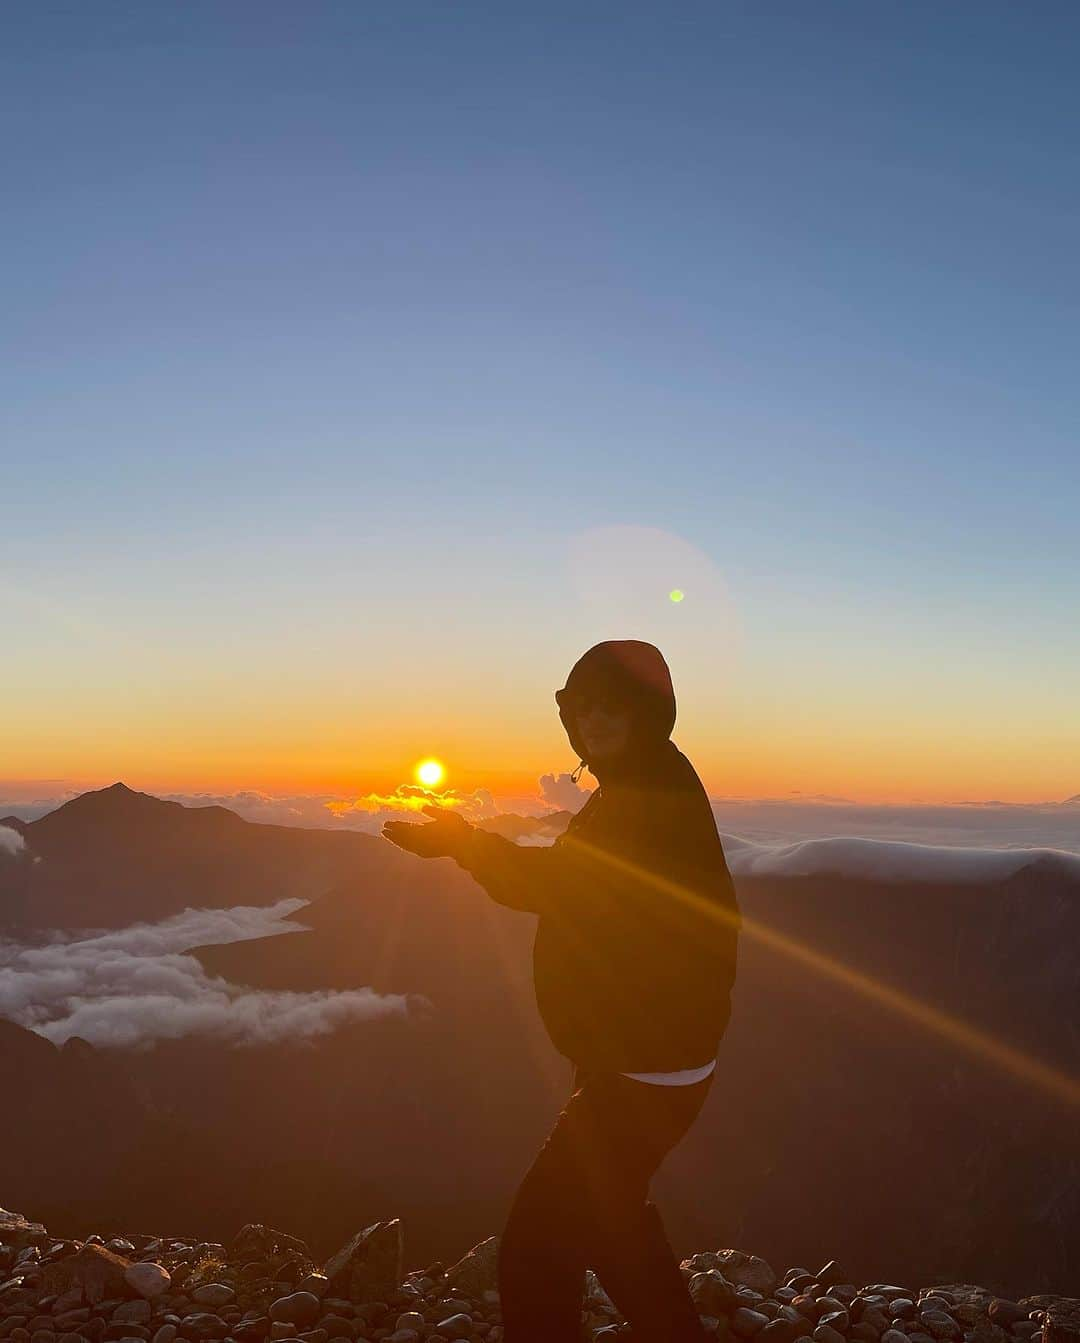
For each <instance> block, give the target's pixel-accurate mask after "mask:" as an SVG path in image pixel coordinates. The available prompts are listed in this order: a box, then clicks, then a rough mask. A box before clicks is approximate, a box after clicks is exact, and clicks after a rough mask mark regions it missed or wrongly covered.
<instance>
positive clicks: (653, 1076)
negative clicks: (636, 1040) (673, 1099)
mask: <svg viewBox="0 0 1080 1343" xmlns="http://www.w3.org/2000/svg"><path fill="white" fill-rule="evenodd" d="M715 1067H716V1060H715V1059H713V1060H712V1062H711V1063H706V1064H705V1065H704V1067H701V1068H683V1070H682V1071H681V1072H677V1073H623V1074H622V1075H623V1077H632V1078H633V1079H634V1081H635V1082H653V1083H655V1084H656V1085H657V1086H662V1087H685V1086H689V1085H690V1084H691V1082H701V1081H703V1080H704V1079H705V1078H706V1077H708V1075H709V1074H710V1073H711V1072H712V1070H713V1069H714V1068H715Z"/></svg>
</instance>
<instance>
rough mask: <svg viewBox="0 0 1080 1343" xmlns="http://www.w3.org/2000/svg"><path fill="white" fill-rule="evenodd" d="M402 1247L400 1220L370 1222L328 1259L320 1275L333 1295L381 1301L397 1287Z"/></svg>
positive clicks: (401, 1266) (403, 1266)
mask: <svg viewBox="0 0 1080 1343" xmlns="http://www.w3.org/2000/svg"><path fill="white" fill-rule="evenodd" d="M404 1260H405V1243H404V1234H403V1229H402V1225H401V1220H400V1218H397V1217H395V1218H393V1219H392V1220H390V1221H386V1222H373V1223H372V1225H371V1226H368V1227H365V1228H364V1230H363V1231H359V1232H357V1234H356V1235H355V1236H353V1238H352V1240H350V1241H349V1242H348V1243H347V1244H346V1245H343V1246H342V1248H341V1249H340V1250H339V1251H338V1252H337V1254H335V1255H334V1256H333V1258H332V1259H328V1260H327V1262H326V1264H325V1266H324V1268H323V1272H324V1273H325V1274H326V1277H327V1278H328V1279H329V1282H330V1287H331V1289H332V1291H333V1292H334V1293H335V1294H341V1295H343V1296H347V1297H350V1298H351V1299H352V1300H354V1301H371V1300H380V1299H381V1300H385V1299H386V1298H387V1297H389V1296H392V1295H393V1294H394V1293H395V1292H396V1291H397V1290H398V1288H399V1287H400V1286H401V1280H402V1276H403V1274H404V1271H405V1264H404Z"/></svg>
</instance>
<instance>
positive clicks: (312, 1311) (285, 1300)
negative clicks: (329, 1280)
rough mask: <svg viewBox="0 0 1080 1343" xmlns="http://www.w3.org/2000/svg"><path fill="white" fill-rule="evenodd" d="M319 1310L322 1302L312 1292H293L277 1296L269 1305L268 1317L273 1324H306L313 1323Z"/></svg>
mask: <svg viewBox="0 0 1080 1343" xmlns="http://www.w3.org/2000/svg"><path fill="white" fill-rule="evenodd" d="M321 1310H322V1304H321V1303H320V1301H319V1298H318V1297H317V1296H316V1295H315V1294H314V1292H293V1293H292V1294H291V1295H289V1296H279V1297H278V1299H277V1300H276V1301H275V1302H274V1303H273V1305H271V1307H270V1318H271V1320H273V1321H274V1323H275V1324H295V1325H299V1326H306V1325H309V1324H314V1323H315V1321H316V1320H317V1319H318V1318H319V1312H320V1311H321Z"/></svg>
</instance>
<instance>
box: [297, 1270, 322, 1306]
mask: <svg viewBox="0 0 1080 1343" xmlns="http://www.w3.org/2000/svg"><path fill="white" fill-rule="evenodd" d="M329 1286H330V1280H329V1278H327V1276H326V1274H325V1273H309V1274H308V1275H307V1277H305V1278H303V1279H302V1280H301V1281H300V1282H298V1283H297V1284H296V1290H297V1291H298V1292H310V1293H311V1294H312V1296H317V1297H318V1298H319V1300H320V1301H321V1300H322V1298H323V1297H324V1296H325V1295H326V1292H327V1289H328V1288H329Z"/></svg>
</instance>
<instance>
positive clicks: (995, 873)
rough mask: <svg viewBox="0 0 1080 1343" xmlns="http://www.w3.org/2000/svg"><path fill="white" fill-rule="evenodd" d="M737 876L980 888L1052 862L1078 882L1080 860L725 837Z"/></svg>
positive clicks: (1042, 852)
mask: <svg viewBox="0 0 1080 1343" xmlns="http://www.w3.org/2000/svg"><path fill="white" fill-rule="evenodd" d="M723 841H724V851H725V853H726V854H727V859H728V866H729V867H730V869H731V872H732V875H733V876H735V877H813V876H832V875H835V876H841V877H854V878H862V879H865V880H870V881H881V882H942V883H945V882H949V883H961V884H964V885H980V884H984V883H990V882H998V881H1005V880H1007V879H1008V878H1009V877H1011V876H1013V875H1015V873H1017V872H1019V871H1020V870H1021V869H1022V868H1025V867H1029V866H1030V865H1031V864H1032V863H1033V862H1036V861H1040V860H1041V861H1043V862H1052V863H1054V864H1056V865H1057V866H1059V867H1060V869H1061V871H1062V872H1063V874H1064V875H1066V876H1067V877H1068V878H1069V879H1071V880H1073V881H1078V882H1080V855H1078V854H1074V853H1066V852H1063V851H1062V850H1057V849H1053V850H1052V849H1029V848H1016V849H1003V848H967V847H964V846H962V845H947V844H910V843H905V842H902V841H897V840H879V839H847V838H844V839H808V840H801V841H799V842H798V843H795V844H761V843H756V842H755V841H753V840H748V839H745V838H742V837H740V836H736V835H724V836H723Z"/></svg>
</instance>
